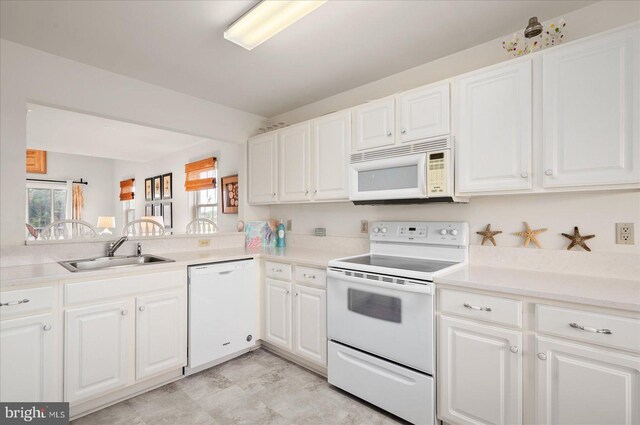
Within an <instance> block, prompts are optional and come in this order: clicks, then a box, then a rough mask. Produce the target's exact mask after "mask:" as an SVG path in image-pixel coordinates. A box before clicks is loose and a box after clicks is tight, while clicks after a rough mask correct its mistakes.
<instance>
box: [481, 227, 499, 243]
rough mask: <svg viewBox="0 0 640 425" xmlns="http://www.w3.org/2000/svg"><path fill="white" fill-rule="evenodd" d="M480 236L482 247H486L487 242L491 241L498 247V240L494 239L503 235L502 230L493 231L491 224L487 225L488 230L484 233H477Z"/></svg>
mask: <svg viewBox="0 0 640 425" xmlns="http://www.w3.org/2000/svg"><path fill="white" fill-rule="evenodd" d="M476 233H477V234H478V235H482V243H481V244H480V245H484V243H485V242H486V241H491V243H492V244H493V246H496V240H495V239H494V238H493V237H494V236H495V235H499V234H500V233H502V230H494V231H492V230H491V224H487V228H486V229H484V232H476Z"/></svg>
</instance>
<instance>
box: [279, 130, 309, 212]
mask: <svg viewBox="0 0 640 425" xmlns="http://www.w3.org/2000/svg"><path fill="white" fill-rule="evenodd" d="M278 153H279V162H278V164H279V168H278V180H279V192H278V194H279V200H280V201H307V200H309V188H310V186H311V185H310V184H309V182H310V179H311V169H310V165H311V124H310V123H308V122H306V123H302V124H298V125H294V126H291V127H287V128H286V129H284V130H281V131H280V132H279V133H278Z"/></svg>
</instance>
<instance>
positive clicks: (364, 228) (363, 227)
mask: <svg viewBox="0 0 640 425" xmlns="http://www.w3.org/2000/svg"><path fill="white" fill-rule="evenodd" d="M360 233H369V222H368V221H367V220H360Z"/></svg>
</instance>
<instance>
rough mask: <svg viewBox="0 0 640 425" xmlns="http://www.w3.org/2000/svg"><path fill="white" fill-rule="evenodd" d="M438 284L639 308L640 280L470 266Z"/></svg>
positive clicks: (574, 301) (625, 308) (588, 303)
mask: <svg viewBox="0 0 640 425" xmlns="http://www.w3.org/2000/svg"><path fill="white" fill-rule="evenodd" d="M435 282H436V284H446V285H454V286H458V287H461V288H471V289H481V290H486V291H495V292H501V293H505V294H513V295H523V296H528V297H535V298H546V299H550V300H556V301H566V302H571V303H578V304H587V305H594V306H600V307H608V308H615V309H621V310H630V311H640V281H639V280H622V279H608V278H602V277H590V276H579V275H572V274H560V273H547V272H541V271H531V270H520V269H507V268H499V267H483V266H467V267H465V268H462V269H458V270H456V271H453V272H451V273H448V274H444V275H442V276H440V277H436V278H435Z"/></svg>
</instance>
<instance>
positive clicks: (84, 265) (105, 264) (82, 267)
mask: <svg viewBox="0 0 640 425" xmlns="http://www.w3.org/2000/svg"><path fill="white" fill-rule="evenodd" d="M172 262H174V260H171V259H169V258H163V257H158V256H157V255H149V254H145V255H126V256H123V255H118V256H113V257H95V258H85V259H82V260H67V261H59V262H58V264H60V265H61V266H62V267H64V268H65V269H67V270H69V271H70V272H84V271H92V270H102V269H116V268H122V267H136V266H144V265H147V264H160V263H172Z"/></svg>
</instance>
